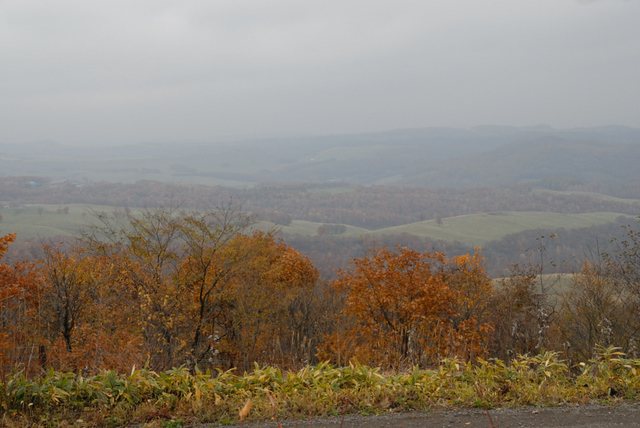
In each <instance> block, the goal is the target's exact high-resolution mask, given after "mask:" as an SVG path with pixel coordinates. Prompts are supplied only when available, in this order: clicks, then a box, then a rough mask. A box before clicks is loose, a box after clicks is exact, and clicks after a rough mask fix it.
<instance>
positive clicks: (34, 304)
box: [0, 233, 42, 373]
mask: <svg viewBox="0 0 640 428" xmlns="http://www.w3.org/2000/svg"><path fill="white" fill-rule="evenodd" d="M15 239H16V234H15V233H12V234H8V235H5V236H2V237H0V259H2V257H3V256H4V254H5V253H6V252H7V249H8V246H9V245H10V244H11V243H12V242H13V241H14V240H15ZM39 306H40V293H39V290H38V283H37V281H36V277H35V274H34V265H33V264H32V263H15V264H12V265H7V264H5V263H1V264H0V371H1V372H2V373H6V371H7V370H8V369H10V368H11V366H13V365H14V364H18V363H20V364H24V365H25V367H26V370H27V372H28V371H30V370H31V368H32V366H34V365H37V362H38V361H39V360H41V359H42V358H41V357H40V347H39V339H40V337H39V335H38V333H39V332H38V329H37V325H36V324H34V323H33V322H32V320H33V319H35V318H37V311H38V307H39ZM41 362H42V361H41Z"/></svg>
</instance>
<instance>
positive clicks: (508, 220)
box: [0, 204, 634, 246]
mask: <svg viewBox="0 0 640 428" xmlns="http://www.w3.org/2000/svg"><path fill="white" fill-rule="evenodd" d="M65 208H68V214H64V211H63V210H64V209H65ZM114 210H117V208H115V207H110V206H96V205H94V206H92V205H87V204H69V205H27V206H23V207H20V208H2V209H0V213H2V216H3V221H2V223H0V233H2V234H7V233H18V236H19V237H21V238H33V237H50V236H55V235H73V236H79V235H80V232H81V229H82V228H84V227H86V226H88V225H90V224H91V223H92V222H93V221H94V219H93V216H92V215H91V214H90V211H96V212H104V213H107V214H112V213H113V212H114ZM621 215H622V216H625V217H628V218H629V219H632V218H634V217H632V216H629V215H624V214H619V213H588V214H558V213H547V212H510V211H509V212H508V211H500V212H491V213H482V214H470V215H464V216H458V217H449V218H443V219H442V223H441V224H438V223H437V222H436V220H427V221H423V222H418V223H411V224H407V225H402V226H395V227H389V228H384V229H378V230H375V231H371V230H367V229H364V228H361V227H355V226H349V225H345V227H346V231H345V232H344V233H342V234H340V235H333V236H347V237H360V236H363V235H373V236H376V235H384V234H402V233H409V234H412V235H416V236H418V237H421V238H431V239H437V240H444V241H459V242H461V243H463V244H467V245H473V246H483V245H485V244H486V243H487V242H490V241H494V240H498V239H501V238H502V237H504V236H505V235H508V234H511V233H518V232H522V231H525V230H529V229H538V228H542V229H550V230H554V229H559V228H565V229H575V228H582V227H592V226H599V225H603V224H607V223H612V222H614V221H615V220H616V218H618V217H619V216H621ZM322 224H324V223H318V222H311V221H304V220H293V221H292V222H291V224H289V225H288V226H280V225H276V224H275V223H271V222H266V221H262V222H259V223H258V224H257V225H256V227H255V229H259V230H263V231H272V230H280V231H281V232H282V233H284V234H300V235H303V236H315V235H317V234H318V227H320V226H321V225H322Z"/></svg>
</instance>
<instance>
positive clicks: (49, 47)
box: [0, 0, 640, 145]
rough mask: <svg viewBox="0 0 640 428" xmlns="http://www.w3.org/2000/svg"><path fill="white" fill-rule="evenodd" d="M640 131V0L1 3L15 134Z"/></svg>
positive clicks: (4, 104)
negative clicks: (499, 128)
mask: <svg viewBox="0 0 640 428" xmlns="http://www.w3.org/2000/svg"><path fill="white" fill-rule="evenodd" d="M539 123H546V124H550V125H552V126H554V127H581V126H598V125H607V124H619V125H628V126H633V127H640V0H626V1H625V0H419V1H418V0H416V1H404V0H394V1H391V0H384V1H379V0H339V1H338V0H335V1H334V0H317V1H315V0H295V1H289V0H226V1H217V0H179V1H163V0H145V1H143V0H109V1H97V0H40V1H35V0H15V1H11V0H9V1H3V0H0V142H6V143H21V142H26V141H33V140H38V139H53V140H56V141H59V142H62V143H69V144H78V145H80V144H122V143H131V142H139V141H158V140H182V139H187V140H209V139H212V140H213V139H220V138H223V137H231V136H268V135H317V134H327V133H352V132H363V131H377V130H388V129H394V128H405V127H428V126H455V127H469V126H475V125H482V124H498V125H516V126H520V125H535V124H539Z"/></svg>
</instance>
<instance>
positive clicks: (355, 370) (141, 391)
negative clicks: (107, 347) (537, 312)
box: [0, 348, 640, 426]
mask: <svg viewBox="0 0 640 428" xmlns="http://www.w3.org/2000/svg"><path fill="white" fill-rule="evenodd" d="M639 393H640V359H628V358H625V355H623V354H622V353H620V352H617V349H616V348H607V349H604V348H600V349H598V352H597V356H596V358H594V359H592V360H590V361H588V362H586V363H580V364H579V365H578V366H576V367H573V368H569V367H567V365H566V363H565V362H563V361H562V359H561V358H560V356H559V355H558V354H556V353H545V354H541V355H537V356H534V357H528V356H521V357H519V358H517V359H515V360H514V361H513V362H512V363H511V364H509V365H507V364H505V363H503V362H502V361H499V360H490V361H483V360H480V362H479V363H478V364H471V363H468V364H461V363H460V362H458V361H457V360H455V359H450V360H443V361H442V362H441V363H440V365H439V366H438V367H437V368H435V369H431V370H420V369H418V368H415V369H414V370H413V371H411V372H408V373H382V372H381V371H380V370H379V369H375V368H370V367H366V366H362V365H358V364H350V365H349V366H347V367H334V366H331V365H329V364H326V363H325V364H320V365H318V366H315V367H306V368H304V369H302V370H301V371H299V372H286V373H283V372H282V371H281V370H279V369H276V368H273V367H264V368H260V367H258V366H256V367H255V370H254V371H253V372H251V373H244V374H242V375H238V374H235V373H233V371H227V372H217V373H214V374H211V373H209V372H207V373H200V372H197V373H195V374H192V373H190V372H189V371H188V370H186V369H185V368H177V369H173V370H170V371H167V372H164V373H155V372H153V371H149V370H133V371H132V372H131V374H130V375H128V376H119V375H116V374H115V373H114V372H112V371H106V372H102V373H100V374H98V375H96V376H91V377H83V376H81V375H76V374H72V373H58V372H54V371H50V372H49V373H47V374H46V375H44V376H42V377H41V378H36V379H29V378H27V377H25V376H24V374H23V373H22V372H20V371H16V372H14V373H13V374H11V375H7V376H6V377H5V379H4V381H3V382H2V384H1V386H0V399H1V400H2V401H1V405H2V409H3V410H4V412H5V416H4V420H5V421H7V423H8V424H9V425H10V424H11V422H12V421H13V422H14V424H15V426H18V424H22V425H28V424H32V425H34V426H35V425H37V424H38V426H43V422H42V421H43V418H42V415H43V414H48V415H57V417H52V418H48V420H50V421H55V424H56V425H64V423H63V422H64V420H65V418H66V419H67V420H69V421H70V422H69V423H71V424H72V423H73V422H72V421H73V420H75V419H77V418H78V415H80V416H82V415H84V416H83V417H84V419H85V421H94V422H93V423H95V424H97V425H101V424H105V425H108V423H107V422H105V421H106V420H107V419H109V420H112V419H113V418H114V416H113V415H120V416H119V417H120V418H121V419H120V422H123V421H125V420H129V421H131V420H138V421H147V422H148V421H149V420H152V419H154V418H156V417H160V416H162V417H164V418H169V417H180V418H185V419H189V420H193V421H203V422H204V421H218V422H223V423H231V422H234V421H237V420H238V409H239V408H242V407H243V406H244V404H245V403H246V402H247V400H249V399H251V400H252V403H253V405H252V408H251V413H250V415H249V418H250V419H254V420H256V419H263V420H264V419H269V418H272V417H274V415H276V416H277V417H278V418H279V419H284V418H304V417H308V416H309V415H310V414H311V415H314V416H320V415H330V414H334V415H335V414H344V413H363V414H370V413H382V412H385V411H390V410H392V409H394V410H411V409H426V408H434V407H441V408H449V407H486V408H491V407H495V406H515V405H541V406H546V405H561V404H566V403H582V402H587V401H593V400H605V401H615V400H618V401H619V400H624V399H627V400H633V399H636V397H637V396H638V394H639ZM270 397H271V399H272V400H273V402H272V401H271V399H270ZM96 414H98V415H101V416H100V417H101V418H103V419H102V420H101V422H96V416H95V415H96ZM91 415H93V416H91ZM44 425H46V424H44Z"/></svg>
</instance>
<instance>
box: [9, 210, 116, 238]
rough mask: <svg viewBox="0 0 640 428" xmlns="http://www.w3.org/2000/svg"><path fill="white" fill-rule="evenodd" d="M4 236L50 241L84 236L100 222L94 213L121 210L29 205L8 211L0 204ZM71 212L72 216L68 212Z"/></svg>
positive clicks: (111, 212) (110, 212)
mask: <svg viewBox="0 0 640 428" xmlns="http://www.w3.org/2000/svg"><path fill="white" fill-rule="evenodd" d="M0 206H2V207H3V208H1V209H0V214H2V222H1V223H0V235H6V234H8V233H17V234H18V238H25V239H30V238H49V237H52V236H56V235H71V236H80V235H81V233H82V230H83V229H85V228H87V227H88V226H89V225H91V224H95V223H96V222H97V219H96V217H95V216H94V215H93V214H92V212H96V213H102V212H104V213H106V214H108V215H112V214H113V212H114V211H115V210H117V208H115V207H111V206H105V205H87V204H68V205H25V206H22V207H20V208H5V207H4V205H0ZM65 208H67V209H68V214H65V213H64V209H65Z"/></svg>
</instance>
